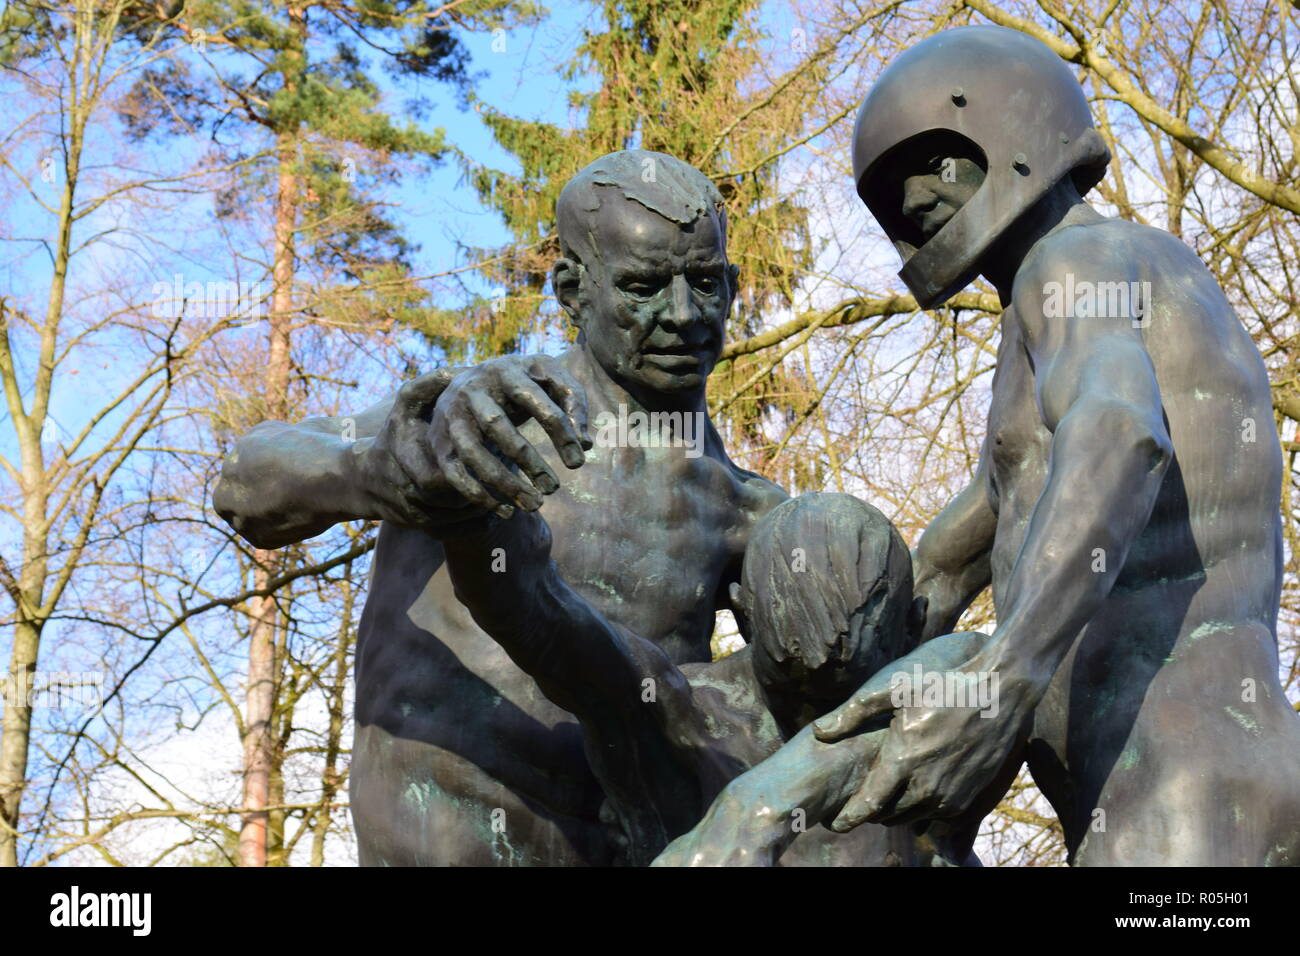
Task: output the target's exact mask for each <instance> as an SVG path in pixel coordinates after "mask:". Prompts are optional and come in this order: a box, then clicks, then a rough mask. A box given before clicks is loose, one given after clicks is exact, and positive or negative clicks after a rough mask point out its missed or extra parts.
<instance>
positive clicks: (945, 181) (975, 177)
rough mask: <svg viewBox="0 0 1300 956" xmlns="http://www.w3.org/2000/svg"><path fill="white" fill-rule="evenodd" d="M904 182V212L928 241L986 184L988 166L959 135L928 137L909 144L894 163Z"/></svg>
mask: <svg viewBox="0 0 1300 956" xmlns="http://www.w3.org/2000/svg"><path fill="white" fill-rule="evenodd" d="M891 166H892V173H893V176H894V178H895V180H896V181H897V182H899V183H900V184H901V187H900V192H901V201H902V211H903V215H904V216H906V217H907V218H908V219H910V220H911V221H912V222H913V223H915V224H916V226H917V228H918V229H920V230H921V235H922V237H923V238H924V239H925V240H929V239H930V238H931V237H932V236H934V234H935V233H937V232H938V231H939V230H940V229H942V228H943V227H944V226H945V225H946V224H947V223H948V220H949V219H951V218H952V217H953V216H954V215H955V214H956V212H957V210H958V209H960V208H961V207H962V206H964V205H965V204H966V202H967V201H968V200H969V199H970V198H971V197H972V196H974V195H975V192H976V190H978V189H979V188H980V186H981V185H983V183H984V175H985V173H984V168H983V167H982V166H981V164H980V161H979V160H978V159H977V158H976V154H975V153H974V151H973V150H972V148H971V146H970V144H968V143H967V142H966V141H965V140H964V139H962V138H961V137H959V136H944V135H937V136H926V137H921V138H919V139H918V140H917V141H916V142H915V143H913V144H911V145H909V146H906V147H904V148H903V149H902V151H901V152H900V153H899V155H898V157H897V158H896V159H894V160H893V161H892V163H891Z"/></svg>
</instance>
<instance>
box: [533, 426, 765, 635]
mask: <svg viewBox="0 0 1300 956" xmlns="http://www.w3.org/2000/svg"><path fill="white" fill-rule="evenodd" d="M556 473H557V474H558V475H559V476H560V481H561V487H560V490H559V491H557V492H556V493H555V494H554V495H551V496H550V497H549V498H548V499H547V501H546V503H545V504H544V505H543V507H542V515H543V517H545V518H546V519H547V521H548V522H549V523H550V525H551V533H552V537H553V541H554V543H553V551H552V553H553V556H554V559H555V562H556V566H557V567H558V568H559V569H560V572H561V573H562V574H563V575H564V578H565V580H566V581H567V582H568V583H569V585H570V587H572V588H574V589H575V590H576V591H578V593H580V594H581V595H582V596H583V597H585V598H586V599H587V600H588V601H590V602H591V603H592V604H593V605H594V606H595V607H597V608H598V609H600V610H601V611H602V612H603V613H605V614H606V615H607V616H608V617H609V618H610V619H611V620H614V621H617V622H618V623H620V624H622V625H624V626H625V627H628V628H630V629H632V630H634V631H636V632H637V633H638V634H640V635H642V636H643V637H646V638H649V639H650V640H653V641H656V642H657V643H659V644H661V645H668V646H666V649H669V647H672V648H673V649H675V650H679V651H682V652H685V653H686V657H685V658H678V659H679V660H680V659H705V660H707V645H708V639H709V636H710V635H711V633H712V629H713V617H714V612H715V610H716V609H717V607H718V599H719V593H720V592H721V590H722V589H723V586H724V584H725V581H726V580H728V579H729V577H728V576H729V575H730V574H733V573H734V571H735V567H736V565H737V564H738V562H739V560H740V556H741V555H742V554H743V549H744V541H745V540H746V537H747V531H748V527H749V524H750V523H751V521H752V513H751V509H750V508H749V507H748V506H747V501H746V496H745V493H744V490H743V488H742V486H741V485H740V483H739V482H738V481H737V480H736V479H735V478H734V477H733V475H732V473H731V471H730V469H729V468H728V467H727V466H726V465H724V464H722V463H719V462H717V461H715V460H713V459H709V458H705V457H699V458H694V459H692V458H687V457H686V456H685V455H684V453H683V450H682V449H672V448H664V449H636V448H600V447H597V448H593V449H592V450H591V451H590V452H588V454H587V463H586V464H584V465H583V466H582V467H581V468H580V469H578V470H576V471H568V470H567V469H565V468H564V467H563V465H560V466H559V467H558V468H556ZM671 652H672V651H671V650H670V653H671ZM674 656H675V657H676V656H677V655H676V654H674Z"/></svg>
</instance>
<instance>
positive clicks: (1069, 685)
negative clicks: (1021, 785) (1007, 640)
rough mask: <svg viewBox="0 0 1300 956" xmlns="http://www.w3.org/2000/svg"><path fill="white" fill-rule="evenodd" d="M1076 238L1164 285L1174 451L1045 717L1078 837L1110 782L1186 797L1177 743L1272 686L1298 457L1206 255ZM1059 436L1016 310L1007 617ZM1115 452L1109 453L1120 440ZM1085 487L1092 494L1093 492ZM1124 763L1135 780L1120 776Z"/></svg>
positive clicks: (995, 582) (1123, 238)
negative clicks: (1287, 505) (1256, 689)
mask: <svg viewBox="0 0 1300 956" xmlns="http://www.w3.org/2000/svg"><path fill="white" fill-rule="evenodd" d="M1079 229H1085V230H1090V232H1089V233H1088V234H1086V235H1085V234H1083V233H1080V232H1079V231H1078V230H1079ZM1067 232H1073V235H1072V236H1070V237H1067V238H1065V239H1063V240H1056V241H1067V242H1074V243H1075V244H1076V247H1077V249H1078V251H1079V255H1080V259H1079V261H1080V262H1081V263H1082V264H1086V262H1087V256H1088V248H1089V245H1090V244H1091V243H1100V244H1104V245H1105V246H1107V247H1108V249H1109V252H1108V254H1112V253H1114V251H1115V250H1116V249H1120V250H1123V255H1124V256H1126V257H1127V258H1128V261H1131V262H1137V263H1140V266H1139V271H1140V272H1141V278H1142V279H1144V280H1147V281H1150V282H1151V285H1152V290H1153V291H1152V303H1151V305H1152V308H1153V311H1152V314H1151V315H1150V317H1149V319H1148V320H1147V324H1146V326H1145V328H1144V329H1143V337H1144V339H1145V343H1146V347H1147V351H1148V353H1149V355H1150V357H1151V361H1152V364H1153V366H1154V369H1155V373H1156V378H1157V380H1158V383H1159V388H1160V393H1161V397H1162V401H1163V406H1164V414H1165V419H1166V427H1167V429H1168V432H1169V435H1170V438H1171V439H1172V444H1173V449H1174V459H1173V463H1172V465H1171V466H1170V468H1169V469H1168V471H1167V473H1166V476H1165V478H1164V481H1163V485H1162V487H1161V490H1160V493H1159V497H1158V499H1157V502H1156V505H1155V508H1154V511H1153V513H1152V516H1151V518H1150V521H1149V522H1148V524H1147V526H1146V527H1145V529H1144V530H1143V531H1142V533H1141V535H1140V537H1139V538H1138V539H1137V541H1136V542H1135V543H1134V545H1133V546H1132V548H1131V550H1130V552H1129V554H1128V556H1127V559H1126V560H1125V561H1124V563H1123V566H1122V570H1121V572H1120V574H1119V577H1118V579H1117V581H1116V583H1115V585H1114V587H1113V589H1112V590H1111V592H1110V595H1109V597H1108V598H1107V599H1106V601H1105V603H1104V604H1103V606H1102V608H1101V609H1100V610H1099V611H1098V613H1096V614H1095V615H1094V616H1093V618H1092V620H1091V622H1090V623H1089V625H1088V626H1087V627H1086V628H1085V629H1084V630H1083V631H1082V632H1081V633H1080V634H1079V636H1078V637H1077V638H1076V639H1075V641H1074V645H1073V647H1072V649H1071V651H1070V653H1069V655H1068V656H1067V657H1066V659H1065V661H1064V663H1063V664H1062V666H1061V667H1060V668H1059V669H1058V671H1057V673H1056V678H1055V680H1054V681H1053V683H1052V686H1051V688H1050V689H1049V691H1048V694H1047V696H1046V697H1044V699H1043V701H1042V702H1041V703H1040V705H1039V708H1038V711H1037V714H1036V718H1035V725H1034V735H1035V743H1032V744H1031V749H1030V763H1031V767H1032V768H1033V769H1034V772H1035V777H1036V779H1039V783H1040V786H1043V788H1044V790H1045V791H1046V792H1047V793H1048V796H1049V797H1050V798H1051V799H1052V801H1053V803H1054V805H1056V807H1057V810H1058V812H1059V813H1061V816H1062V822H1063V823H1064V824H1065V826H1066V830H1067V835H1069V834H1070V833H1071V830H1074V831H1075V834H1076V835H1077V834H1078V833H1079V832H1081V830H1082V828H1083V827H1085V826H1086V825H1087V824H1089V823H1091V822H1092V819H1091V817H1090V814H1093V813H1094V810H1093V808H1095V807H1097V806H1099V805H1100V802H1101V801H1102V790H1103V789H1104V788H1107V787H1109V790H1108V792H1117V788H1121V787H1129V788H1131V789H1132V790H1134V791H1135V792H1136V791H1137V790H1138V789H1140V788H1142V787H1146V788H1148V789H1151V788H1157V787H1160V786H1164V785H1168V786H1169V787H1170V789H1171V791H1176V790H1177V789H1179V784H1178V781H1179V779H1180V775H1181V774H1183V773H1187V772H1191V770H1192V767H1190V766H1185V767H1181V768H1180V767H1179V766H1178V763H1179V761H1178V760H1177V759H1176V758H1175V757H1174V756H1173V752H1172V750H1170V747H1171V746H1172V744H1173V742H1175V741H1193V743H1192V744H1191V745H1190V746H1198V745H1199V744H1196V743H1195V741H1196V740H1197V739H1198V738H1197V730H1196V729H1195V727H1194V726H1192V725H1194V724H1195V723H1196V722H1197V721H1200V720H1203V719H1207V718H1206V715H1207V714H1210V713H1211V711H1212V712H1213V713H1214V714H1218V715H1219V716H1220V717H1222V715H1223V713H1224V708H1227V711H1228V713H1229V716H1230V717H1231V713H1232V705H1233V703H1234V702H1237V703H1238V704H1239V702H1240V691H1241V686H1242V681H1243V678H1245V677H1250V676H1251V675H1254V678H1255V679H1256V680H1258V681H1259V682H1260V683H1261V684H1262V683H1265V682H1266V681H1267V680H1268V679H1269V677H1270V675H1275V674H1276V666H1277V656H1276V644H1275V641H1276V638H1275V624H1276V615H1277V608H1278V599H1279V593H1280V572H1281V529H1280V520H1279V510H1278V509H1279V488H1280V482H1281V471H1282V461H1281V455H1280V449H1279V447H1278V442H1277V438H1276V432H1275V429H1274V425H1273V418H1272V411H1271V402H1270V394H1269V385H1268V380H1267V376H1266V373H1265V369H1264V366H1263V363H1262V361H1261V360H1260V357H1259V354H1258V352H1257V351H1256V350H1255V348H1254V345H1253V343H1252V342H1251V340H1250V337H1249V336H1248V334H1247V333H1246V331H1245V330H1244V328H1243V327H1242V326H1241V323H1240V321H1239V320H1238V319H1237V317H1236V315H1235V314H1234V313H1233V311H1232V309H1231V308H1230V306H1229V304H1228V303H1227V301H1226V300H1225V299H1224V297H1223V295H1222V293H1221V292H1220V290H1219V289H1218V287H1217V285H1216V284H1215V283H1214V281H1213V279H1212V277H1211V276H1210V275H1209V273H1208V272H1206V270H1205V269H1204V267H1203V266H1202V265H1201V264H1200V262H1199V261H1197V259H1196V258H1195V256H1194V254H1193V253H1192V252H1191V250H1189V249H1187V248H1186V247H1185V246H1184V245H1183V244H1182V243H1180V242H1178V240H1176V239H1174V238H1173V237H1172V236H1169V235H1168V234H1166V233H1163V232H1159V231H1157V230H1153V229H1147V228H1145V227H1140V226H1136V225H1133V224H1131V223H1126V222H1122V221H1108V222H1105V223H1102V224H1098V225H1093V226H1088V227H1075V229H1074V230H1067ZM1045 241H1049V242H1050V241H1054V240H1053V239H1052V238H1051V237H1049V239H1048V240H1045ZM1081 271H1082V270H1081ZM1099 321H1100V320H1099ZM1051 446H1052V435H1051V433H1050V432H1049V431H1048V429H1047V428H1046V427H1045V425H1044V424H1043V418H1042V414H1041V412H1040V409H1039V407H1038V404H1037V400H1036V397H1035V383H1034V369H1033V367H1032V362H1031V359H1030V357H1029V355H1028V353H1027V352H1026V349H1025V347H1024V344H1023V341H1022V339H1021V336H1020V333H1019V331H1018V323H1017V320H1016V316H1015V315H1014V314H1013V313H1011V312H1010V311H1008V313H1007V314H1005V315H1004V318H1003V332H1002V342H1001V345H1000V349H999V355H998V363H997V372H996V374H995V377H994V383H993V395H992V403H991V407H990V413H989V428H988V437H987V439H986V445H985V448H984V454H985V455H986V456H987V463H988V465H989V467H988V468H987V469H986V472H987V474H988V481H989V489H988V490H989V495H990V500H991V502H992V503H993V505H994V508H995V511H996V513H997V533H996V538H995V542H994V548H993V552H992V556H991V560H992V586H993V596H994V601H995V605H997V606H998V607H999V610H1002V605H1003V604H1004V602H1005V600H1006V595H1007V588H1008V583H1009V579H1010V575H1011V571H1012V568H1013V567H1014V566H1015V562H1016V560H1017V557H1018V555H1019V554H1020V551H1021V547H1022V545H1023V544H1024V542H1025V537H1026V533H1027V531H1028V528H1029V524H1030V519H1031V517H1032V516H1033V512H1034V508H1035V505H1036V504H1037V502H1038V498H1039V495H1040V494H1041V492H1042V491H1043V488H1044V485H1045V483H1046V481H1047V479H1048V475H1049V468H1050V467H1051V458H1050V451H1051ZM1098 448H1099V449H1101V451H1100V452H1099V453H1101V454H1104V453H1105V449H1106V445H1105V441H1104V437H1102V438H1101V439H1100V440H1099V442H1098ZM1078 492H1079V496H1080V498H1081V499H1082V498H1084V497H1086V496H1087V494H1088V493H1089V489H1087V488H1080V489H1078ZM1101 559H1104V560H1114V556H1113V555H1106V556H1103V557H1102V558H1101ZM1081 573H1090V569H1081ZM1225 665H1226V666H1225ZM1274 683H1275V680H1274ZM1216 698H1218V699H1217V700H1216ZM1274 709H1276V708H1274ZM1270 713H1271V712H1270ZM1238 718H1239V719H1238V723H1241V724H1243V725H1245V724H1248V723H1249V722H1250V721H1259V719H1260V718H1259V715H1258V713H1255V714H1247V713H1245V711H1242V712H1240V713H1239V714H1238ZM1208 719H1210V720H1213V719H1214V718H1213V715H1211V716H1210V717H1209V718H1208ZM1278 719H1282V720H1284V718H1278ZM1176 726H1177V733H1175V727H1176ZM1206 727H1207V729H1206V730H1205V734H1208V733H1210V732H1211V731H1210V729H1209V725H1206ZM1215 732H1216V733H1217V731H1215ZM1200 741H1201V743H1204V742H1205V736H1204V735H1202V736H1201V737H1200ZM1157 743H1158V745H1159V748H1160V749H1161V750H1162V751H1163V759H1162V760H1160V761H1157V760H1156V759H1154V757H1153V754H1154V752H1155V750H1156V749H1157ZM1228 749H1229V750H1232V749H1238V748H1228ZM1199 759H1200V760H1202V761H1203V759H1204V757H1203V756H1202V757H1201V758H1199ZM1188 763H1191V761H1190V760H1189V761H1188ZM1117 769H1118V770H1124V771H1130V770H1131V771H1133V772H1134V774H1135V775H1132V774H1131V775H1129V776H1128V777H1123V775H1121V777H1119V778H1117V777H1115V776H1114V772H1115V771H1116V770H1117ZM1228 772H1230V771H1228ZM1108 781H1109V782H1108ZM1117 781H1118V782H1117Z"/></svg>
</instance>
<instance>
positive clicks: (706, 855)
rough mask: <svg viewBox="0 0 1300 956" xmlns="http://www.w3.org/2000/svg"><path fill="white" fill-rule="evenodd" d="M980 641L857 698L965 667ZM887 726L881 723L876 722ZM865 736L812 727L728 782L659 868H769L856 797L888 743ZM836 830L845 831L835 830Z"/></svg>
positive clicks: (924, 653)
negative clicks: (838, 736)
mask: <svg viewBox="0 0 1300 956" xmlns="http://www.w3.org/2000/svg"><path fill="white" fill-rule="evenodd" d="M985 641H987V638H986V637H985V636H984V635H983V634H976V633H965V634H948V635H945V636H943V637H940V638H938V639H936V640H933V641H930V642H929V643H927V644H922V645H921V646H920V647H919V648H917V649H916V650H915V651H913V652H912V653H911V654H908V655H907V656H906V657H903V658H900V659H899V660H897V661H895V662H894V663H892V664H890V665H888V666H887V667H884V668H882V669H881V670H880V671H879V672H878V673H876V674H875V675H873V676H872V677H871V679H870V680H869V681H867V683H866V684H865V685H864V686H863V688H862V689H861V690H860V691H858V694H859V695H866V694H875V695H883V696H885V697H888V696H889V695H890V694H891V693H892V691H893V688H894V687H896V686H898V684H899V682H900V680H901V679H903V678H907V679H911V678H912V677H913V674H914V670H913V669H914V668H915V667H917V666H919V667H920V668H921V670H922V672H923V673H924V672H929V671H946V670H951V669H954V668H957V667H960V666H961V665H962V664H963V662H965V661H967V660H969V659H970V658H971V657H972V656H973V655H974V654H976V653H977V652H978V651H979V650H980V648H982V647H983V646H984V643H985ZM879 723H880V724H881V726H882V727H883V721H881V722H879ZM884 736H885V735H884V731H883V730H874V731H872V730H868V731H865V732H860V733H858V734H856V735H855V736H851V737H846V738H845V739H843V740H840V741H838V742H836V743H823V742H822V741H820V740H818V739H817V737H816V735H815V734H814V733H813V725H812V724H809V725H808V726H807V727H804V728H803V730H801V731H799V733H797V734H796V735H795V736H794V737H792V738H791V739H790V740H789V741H788V742H787V743H786V744H785V745H783V746H782V747H781V749H780V750H778V751H777V752H776V753H774V754H773V755H772V756H770V757H768V758H767V759H766V760H764V761H763V762H762V763H760V764H758V766H756V767H754V768H753V769H752V770H750V771H748V772H747V773H744V774H742V775H741V776H739V777H737V778H736V779H735V780H733V781H731V783H729V784H728V785H727V786H726V788H724V789H723V791H722V793H721V794H719V795H718V798H717V800H715V801H714V803H713V805H712V806H711V807H710V808H709V810H708V812H707V813H706V814H705V816H704V818H703V819H702V820H701V821H700V822H699V824H697V825H696V826H695V828H694V829H692V830H691V831H690V832H689V833H687V834H685V835H683V836H682V837H680V838H678V839H677V840H674V841H673V843H672V844H671V845H669V847H668V849H667V850H665V851H664V853H663V854H662V855H661V856H660V857H659V858H658V859H657V860H655V863H654V865H655V866H772V865H774V864H775V863H776V861H777V859H779V858H780V856H781V854H782V853H783V852H784V851H785V849H786V848H787V847H789V845H790V844H791V843H793V842H794V840H795V838H796V837H797V836H798V835H799V832H800V830H799V829H797V828H796V826H795V824H796V822H797V821H798V822H802V823H806V824H808V825H813V824H816V823H825V824H827V825H828V826H829V825H830V824H831V822H832V821H833V820H835V817H836V815H837V814H838V813H839V812H840V809H841V808H842V807H843V806H844V804H845V803H846V802H847V801H848V800H849V799H850V798H851V797H852V796H853V795H854V794H855V793H856V792H857V791H858V789H859V788H860V787H861V786H862V784H863V782H864V781H865V780H866V778H867V771H868V770H869V769H870V768H871V765H872V762H873V761H874V760H875V758H876V754H877V752H878V750H879V749H880V745H881V743H882V742H883V739H884ZM835 829H837V830H847V829H851V827H849V826H847V825H841V824H840V823H838V822H837V823H836V824H835Z"/></svg>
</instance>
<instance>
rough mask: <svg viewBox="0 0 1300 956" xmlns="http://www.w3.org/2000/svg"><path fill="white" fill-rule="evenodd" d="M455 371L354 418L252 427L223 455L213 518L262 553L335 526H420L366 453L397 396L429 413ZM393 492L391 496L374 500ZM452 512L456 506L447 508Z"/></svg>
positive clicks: (394, 475)
mask: <svg viewBox="0 0 1300 956" xmlns="http://www.w3.org/2000/svg"><path fill="white" fill-rule="evenodd" d="M456 371H457V370H456V369H439V370H438V371H436V372H433V373H430V374H429V375H426V376H421V378H420V379H417V380H416V382H415V383H411V384H414V385H417V389H410V388H407V389H405V392H403V391H400V390H399V391H398V392H394V393H393V394H392V395H389V396H387V397H386V398H384V399H383V400H382V401H380V402H378V403H376V404H375V405H372V406H371V407H370V408H367V409H366V410H365V411H364V412H361V413H360V414H357V415H354V416H342V415H340V416H333V417H320V418H308V419H305V420H304V421H301V422H298V423H296V424H292V425H291V424H288V423H286V422H277V421H266V422H262V423H261V424H259V425H256V426H254V427H253V429H252V430H250V431H249V432H248V434H246V435H245V436H244V437H243V438H241V439H239V441H238V442H237V443H236V444H235V448H234V450H233V451H231V453H230V454H229V455H228V456H227V457H226V460H225V463H224V465H223V467H222V470H221V480H220V481H219V482H218V483H217V487H216V490H215V491H214V492H213V495H212V505H213V508H214V509H215V510H216V512H217V513H218V514H219V515H221V517H222V518H224V519H225V520H226V522H227V523H229V524H230V526H231V527H232V528H234V529H235V530H236V531H237V532H239V534H240V535H241V536H242V537H244V538H245V539H246V540H248V541H249V542H250V543H252V544H253V545H254V546H256V547H259V548H280V547H284V546H285V545H288V544H294V543H296V542H298V541H304V540H306V539H307V538H312V537H315V536H316V535H318V534H323V533H324V532H325V531H327V530H329V528H331V527H332V526H333V525H335V524H337V523H338V522H340V521H351V520H358V519H360V520H391V521H396V522H397V523H399V524H407V525H411V524H419V523H420V516H418V515H415V514H412V513H409V511H408V509H405V508H403V507H402V505H401V502H400V500H399V497H398V494H397V492H398V486H399V484H400V483H401V482H402V481H403V480H404V479H403V478H402V476H401V475H400V474H399V473H398V472H397V470H396V469H393V470H392V471H391V473H387V474H380V473H379V471H380V469H379V468H378V467H377V464H378V463H377V461H376V458H375V456H373V455H372V454H370V453H371V452H372V451H373V449H374V444H375V442H376V440H377V439H378V437H379V435H380V434H381V432H382V431H383V429H384V427H385V423H386V422H388V420H389V415H390V413H391V412H392V410H393V406H394V405H395V404H396V403H397V402H398V400H399V396H402V395H404V394H405V396H406V398H405V399H404V400H408V401H414V398H415V392H416V391H417V390H418V394H419V397H420V400H422V401H427V403H428V406H429V407H430V408H431V407H432V406H433V404H434V403H435V402H436V401H437V397H438V395H439V394H441V393H442V391H443V390H444V389H445V388H446V387H447V384H448V383H449V382H450V381H451V379H452V377H453V376H454V375H455V373H456ZM385 485H387V486H389V487H391V489H392V491H393V494H392V495H384V494H374V493H371V488H372V486H373V487H374V488H382V487H383V486H385ZM450 504H452V505H453V506H454V505H455V504H456V502H455V501H454V500H453V501H451V502H450Z"/></svg>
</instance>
